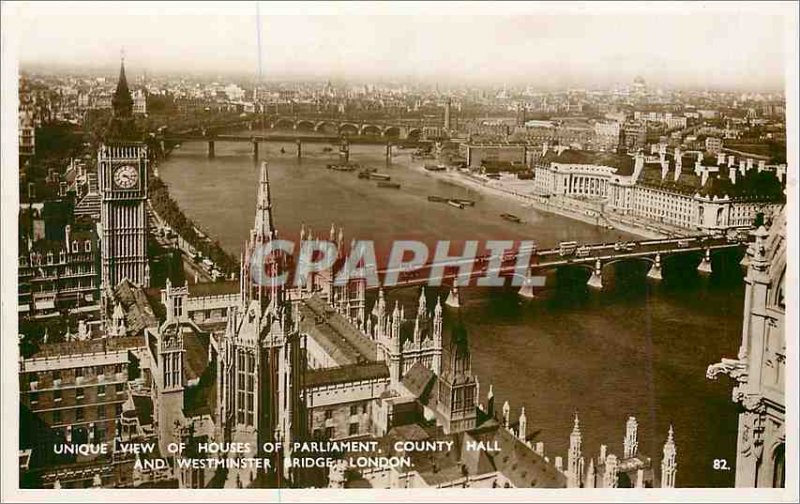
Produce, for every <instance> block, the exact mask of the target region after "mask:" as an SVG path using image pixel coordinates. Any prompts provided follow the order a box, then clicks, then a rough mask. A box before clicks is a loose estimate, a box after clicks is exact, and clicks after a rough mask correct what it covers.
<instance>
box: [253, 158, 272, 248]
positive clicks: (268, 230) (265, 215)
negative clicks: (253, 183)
mask: <svg viewBox="0 0 800 504" xmlns="http://www.w3.org/2000/svg"><path fill="white" fill-rule="evenodd" d="M253 230H254V231H255V234H256V237H257V238H256V239H257V240H259V241H261V242H264V241H268V240H271V239H272V238H274V237H275V226H274V224H273V221H272V197H271V195H270V192H269V171H268V168H267V162H266V161H262V162H261V176H260V178H259V181H258V201H257V203H256V220H255V226H254V228H253Z"/></svg>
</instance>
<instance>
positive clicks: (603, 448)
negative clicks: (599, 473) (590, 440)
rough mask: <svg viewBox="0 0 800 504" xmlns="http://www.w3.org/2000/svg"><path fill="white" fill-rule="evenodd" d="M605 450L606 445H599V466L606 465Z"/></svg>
mask: <svg viewBox="0 0 800 504" xmlns="http://www.w3.org/2000/svg"><path fill="white" fill-rule="evenodd" d="M607 450H608V448H607V447H606V445H604V444H601V445H600V461H599V462H600V463H601V464H605V463H606V455H607V453H606V452H607Z"/></svg>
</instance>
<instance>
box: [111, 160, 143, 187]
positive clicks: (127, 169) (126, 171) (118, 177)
mask: <svg viewBox="0 0 800 504" xmlns="http://www.w3.org/2000/svg"><path fill="white" fill-rule="evenodd" d="M137 182H139V170H137V169H136V167H135V166H131V165H125V166H120V167H119V168H117V169H116V170H114V185H116V186H117V187H119V188H120V189H133V188H134V187H136V184H137Z"/></svg>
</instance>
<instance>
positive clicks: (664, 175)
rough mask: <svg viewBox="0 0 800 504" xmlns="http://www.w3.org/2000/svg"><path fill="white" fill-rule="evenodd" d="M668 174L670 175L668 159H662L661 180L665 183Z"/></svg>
mask: <svg viewBox="0 0 800 504" xmlns="http://www.w3.org/2000/svg"><path fill="white" fill-rule="evenodd" d="M667 173H669V163H668V162H667V160H666V159H664V158H662V159H661V180H662V181H664V180H666V178H667Z"/></svg>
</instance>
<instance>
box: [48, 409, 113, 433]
mask: <svg viewBox="0 0 800 504" xmlns="http://www.w3.org/2000/svg"><path fill="white" fill-rule="evenodd" d="M86 410H87V408H74V409H71V410H54V411H53V412H52V413H51V417H50V420H51V422H50V423H51V425H60V424H62V423H64V422H76V423H77V422H85V421H86V420H87V418H86ZM70 412H71V414H70ZM121 414H122V404H114V405H108V404H101V405H99V406H97V408H96V409H95V416H94V420H106V419H108V418H115V417H117V416H119V415H121ZM66 417H69V418H66ZM95 438H96V433H95ZM95 440H97V439H95Z"/></svg>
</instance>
